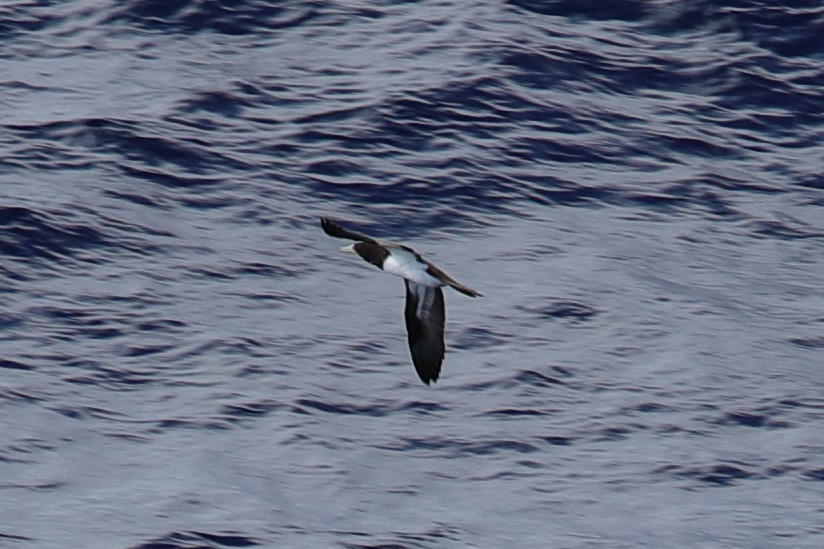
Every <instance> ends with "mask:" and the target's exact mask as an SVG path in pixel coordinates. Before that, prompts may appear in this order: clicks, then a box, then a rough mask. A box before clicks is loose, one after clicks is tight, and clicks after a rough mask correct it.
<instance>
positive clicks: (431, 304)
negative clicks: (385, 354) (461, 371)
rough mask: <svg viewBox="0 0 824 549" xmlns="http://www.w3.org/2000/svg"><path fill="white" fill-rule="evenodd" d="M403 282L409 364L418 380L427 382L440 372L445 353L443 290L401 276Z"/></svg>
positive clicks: (433, 379)
mask: <svg viewBox="0 0 824 549" xmlns="http://www.w3.org/2000/svg"><path fill="white" fill-rule="evenodd" d="M404 283H405V284H406V310H405V312H404V313H405V314H404V316H405V318H406V331H407V333H408V336H409V351H410V353H412V363H413V364H414V365H415V370H417V372H418V377H420V378H421V381H423V382H424V383H426V384H427V385H429V383H430V382H431V381H437V380H438V376H440V374H441V363H443V356H444V352H445V348H444V343H443V329H444V323H445V321H446V314H445V312H444V304H443V291H441V289H440V288H430V287H428V286H424V285H423V284H416V283H414V282H410V281H409V280H406V279H404Z"/></svg>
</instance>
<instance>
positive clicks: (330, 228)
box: [320, 217, 378, 244]
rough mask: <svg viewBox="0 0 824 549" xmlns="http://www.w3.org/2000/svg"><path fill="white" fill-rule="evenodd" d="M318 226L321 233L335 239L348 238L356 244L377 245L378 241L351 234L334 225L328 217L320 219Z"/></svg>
mask: <svg viewBox="0 0 824 549" xmlns="http://www.w3.org/2000/svg"><path fill="white" fill-rule="evenodd" d="M320 226H321V228H322V229H323V232H325V233H326V234H328V235H329V236H334V237H335V238H348V239H349V240H357V241H358V242H368V243H370V244H377V243H378V241H377V240H375V239H374V238H371V237H368V236H366V235H362V234H358V233H353V232H352V231H350V230H347V229H344V228H343V227H341V226H340V225H336V224H335V223H334V222H333V221H332V220H331V219H329V218H328V217H322V218H320Z"/></svg>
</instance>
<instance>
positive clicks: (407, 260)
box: [383, 250, 444, 288]
mask: <svg viewBox="0 0 824 549" xmlns="http://www.w3.org/2000/svg"><path fill="white" fill-rule="evenodd" d="M383 270H384V271H385V272H387V273H389V274H393V275H396V276H400V277H403V278H405V279H407V280H410V281H412V282H415V283H417V284H423V285H424V286H429V287H430V288H435V287H438V286H443V285H444V283H443V282H441V281H440V280H438V279H437V278H435V277H434V276H432V275H430V274H429V273H427V272H426V265H424V264H422V263H419V262H418V260H417V259H415V256H414V255H412V254H411V253H409V252H407V251H406V250H392V253H391V255H389V257H387V258H386V259H385V260H384V262H383Z"/></svg>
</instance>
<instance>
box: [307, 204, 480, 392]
mask: <svg viewBox="0 0 824 549" xmlns="http://www.w3.org/2000/svg"><path fill="white" fill-rule="evenodd" d="M320 226H321V227H322V228H323V231H324V232H325V233H326V234H328V235H329V236H334V237H335V238H347V239H349V240H354V241H355V242H353V243H352V244H350V245H348V246H344V247H343V248H341V250H342V251H345V252H351V253H355V254H357V255H359V256H361V258H363V259H364V260H365V261H367V262H369V263H371V264H372V265H374V266H375V267H378V268H379V269H381V270H383V271H385V272H387V273H389V274H393V275H396V276H400V277H401V278H403V281H404V284H406V309H405V311H404V316H405V317H406V331H407V333H408V339H409V351H410V352H411V354H412V363H413V364H414V365H415V370H417V372H418V376H419V377H420V378H421V381H423V382H424V383H426V384H427V385H429V383H430V382H431V381H437V380H438V376H439V375H440V373H441V363H442V362H443V356H444V352H445V350H444V343H443V329H444V322H445V320H446V316H445V313H444V303H443V292H442V291H441V288H442V287H444V286H451V287H452V288H454V289H456V290H457V291H459V292H461V293H462V294H466V295H468V296H470V297H479V296H481V294H480V293H478V292H476V291H475V290H473V289H472V288H469V287H467V286H464V285H463V284H461V283H459V282H457V281H455V280H454V279H453V278H451V277H450V276H449V275H447V274H446V273H445V272H443V271H442V270H440V269H439V268H437V267H436V266H434V265H433V264H432V263H430V262H429V261H427V260H425V259H424V258H423V257H421V255H420V254H419V253H418V252H416V251H415V250H413V249H412V248H410V247H409V246H404V245H403V244H395V243H394V242H387V241H385V240H378V239H375V238H371V237H368V236H365V235H362V234H358V233H355V232H352V231H349V230H347V229H344V228H343V227H341V226H339V225H336V224H335V223H334V222H332V221H331V220H330V219H328V218H325V217H324V218H321V220H320Z"/></svg>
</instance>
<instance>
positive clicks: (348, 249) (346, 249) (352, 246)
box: [340, 242, 357, 254]
mask: <svg viewBox="0 0 824 549" xmlns="http://www.w3.org/2000/svg"><path fill="white" fill-rule="evenodd" d="M340 251H342V252H349V253H350V254H354V253H357V252H355V244H354V242H353V243H352V244H350V245H348V246H344V247H343V248H341V249H340Z"/></svg>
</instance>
